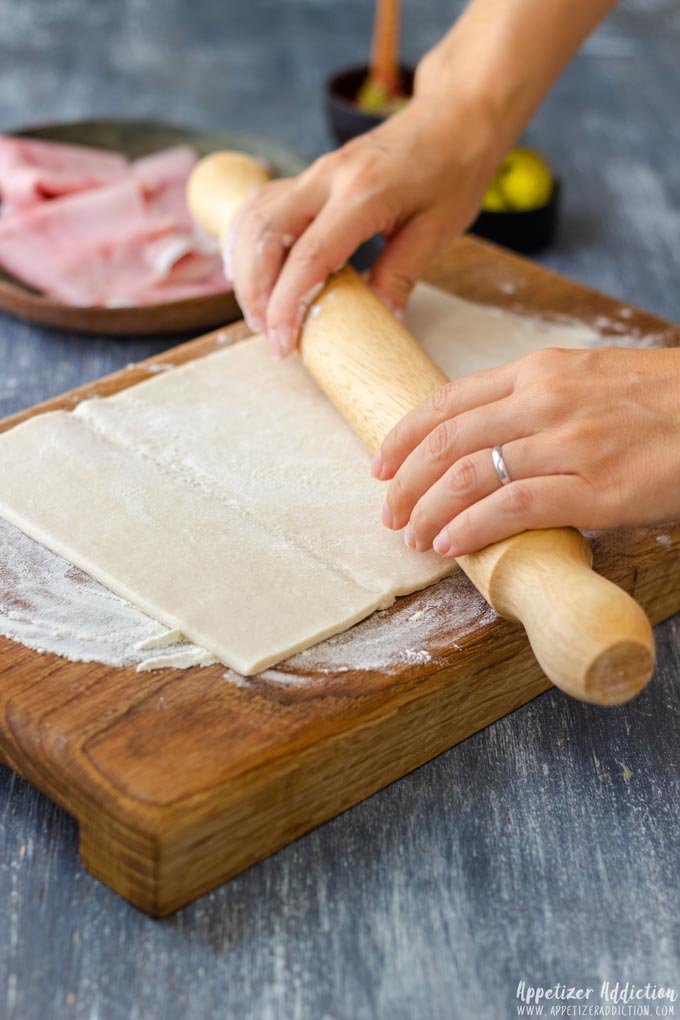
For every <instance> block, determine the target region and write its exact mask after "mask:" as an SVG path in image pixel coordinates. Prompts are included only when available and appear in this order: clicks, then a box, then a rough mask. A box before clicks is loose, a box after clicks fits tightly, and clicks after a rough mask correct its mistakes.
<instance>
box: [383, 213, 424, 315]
mask: <svg viewBox="0 0 680 1020" xmlns="http://www.w3.org/2000/svg"><path fill="white" fill-rule="evenodd" d="M440 233H441V228H440V227H439V225H438V223H437V222H436V221H435V220H433V218H432V217H428V216H425V215H421V216H416V217H415V218H414V219H412V220H410V221H409V222H408V223H407V224H406V225H405V226H403V227H402V228H401V229H400V230H398V231H397V232H396V233H395V234H394V235H392V237H390V238H389V240H388V242H387V245H386V246H385V248H384V249H383V251H382V252H381V253H380V255H379V256H378V258H377V259H376V261H375V263H374V265H373V269H372V270H371V276H370V284H371V287H372V288H373V290H374V291H375V292H376V293H377V294H378V296H379V297H380V298H381V300H382V301H383V302H384V303H385V304H386V305H387V307H388V308H389V309H390V311H392V312H393V314H394V315H396V316H397V318H398V319H400V320H401V321H402V322H403V321H404V320H405V318H406V311H405V310H406V302H407V301H408V296H409V294H410V293H411V291H412V290H413V287H414V286H415V284H416V282H417V280H418V279H419V277H420V276H421V274H422V272H423V270H424V269H425V266H426V265H427V263H428V262H429V261H430V259H431V257H432V255H433V253H434V251H435V250H436V248H437V246H438V243H439V238H440Z"/></svg>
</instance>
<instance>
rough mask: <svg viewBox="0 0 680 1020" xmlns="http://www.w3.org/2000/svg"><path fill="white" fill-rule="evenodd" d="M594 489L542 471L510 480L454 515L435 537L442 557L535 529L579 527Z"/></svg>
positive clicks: (574, 478) (580, 480)
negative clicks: (536, 476)
mask: <svg viewBox="0 0 680 1020" xmlns="http://www.w3.org/2000/svg"><path fill="white" fill-rule="evenodd" d="M591 501H592V489H591V487H590V486H589V484H588V483H587V482H586V481H585V480H584V479H583V478H582V477H581V476H580V475H573V474H572V475H567V474H564V475H544V476H543V477H541V478H530V479H527V480H524V481H521V480H520V481H516V482H511V483H510V484H509V485H504V486H503V487H502V488H500V489H497V490H496V491H495V492H492V493H491V495H489V496H487V497H486V499H482V500H480V501H479V502H478V503H474V504H473V505H472V506H470V507H468V509H467V510H463V512H462V513H460V514H458V516H457V517H455V518H454V519H453V520H452V521H451V522H450V523H449V524H448V525H447V526H446V527H445V528H443V529H442V531H440V533H439V534H438V535H437V536H436V538H435V540H434V543H433V547H434V549H435V550H436V552H439V553H441V554H442V555H444V556H455V557H459V556H467V555H469V554H470V553H473V552H477V551H478V550H479V549H485V548H486V546H487V545H491V544H492V543H493V542H500V540H501V539H503V538H509V537H510V536H511V535H517V534H519V532H520V531H527V530H532V529H535V528H553V527H566V526H574V527H576V526H578V525H579V524H582V523H583V521H584V513H583V508H584V506H586V507H587V506H588V505H589V503H590V502H591Z"/></svg>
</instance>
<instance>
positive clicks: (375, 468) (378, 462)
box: [371, 450, 383, 478]
mask: <svg viewBox="0 0 680 1020" xmlns="http://www.w3.org/2000/svg"><path fill="white" fill-rule="evenodd" d="M382 469H383V459H382V453H381V452H380V450H378V452H377V453H376V455H375V457H374V458H373V460H372V461H371V474H372V475H373V477H374V478H380V475H381V474H382Z"/></svg>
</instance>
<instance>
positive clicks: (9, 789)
mask: <svg viewBox="0 0 680 1020" xmlns="http://www.w3.org/2000/svg"><path fill="white" fill-rule="evenodd" d="M460 7H461V0H456V2H455V3H454V4H451V3H449V2H448V0H423V2H422V3H419V4H417V5H409V4H403V5H402V9H403V16H404V22H405V23H404V32H403V42H404V56H405V58H406V59H407V60H408V61H410V62H411V63H413V62H415V60H417V58H418V57H419V55H420V54H421V53H422V52H423V51H424V50H425V49H426V48H427V47H429V46H431V45H432V44H433V43H434V42H435V41H436V40H437V39H438V38H439V36H440V35H441V34H442V33H443V32H444V31H445V30H446V28H447V26H448V25H449V24H450V22H451V20H452V17H453V16H454V15H455V13H456V11H457V10H458V9H459V8H460ZM0 13H1V14H2V17H0V53H1V55H2V80H3V87H2V89H0V126H2V127H3V128H4V129H10V128H12V127H17V126H19V125H21V124H25V123H28V122H31V121H33V122H36V121H45V120H57V119H58V120H67V119H71V118H78V117H87V116H105V115H109V114H115V115H119V116H126V117H129V116H139V117H148V116H153V117H156V118H157V119H159V120H160V119H168V118H171V119H172V120H174V121H175V122H178V123H192V124H202V125H206V126H209V127H220V126H223V127H225V128H228V129H230V130H240V131H248V132H254V133H256V134H265V135H267V134H268V135H270V136H273V137H277V138H280V139H281V140H283V141H285V142H287V143H288V144H291V145H293V146H295V147H296V148H298V149H302V150H303V151H305V152H306V153H307V154H308V155H310V156H311V155H314V154H316V153H318V152H320V151H322V150H323V149H324V148H326V147H327V146H328V136H327V134H326V130H325V125H324V123H323V119H322V110H321V100H320V97H319V92H318V88H319V86H320V83H321V82H322V80H323V78H324V76H325V75H326V74H327V73H328V72H329V71H330V70H331V69H333V68H335V67H338V66H343V65H344V66H347V65H350V64H356V63H357V62H359V61H360V60H362V59H365V57H366V55H367V49H368V40H369V38H370V31H371V19H372V10H371V6H370V5H369V4H366V3H364V2H363V0H361V2H359V0H346V2H345V4H343V14H342V17H339V16H338V8H337V5H334V4H329V3H327V2H326V0H300V2H299V3H298V2H296V3H294V4H287V3H280V2H277V3H269V2H268V0H258V2H257V3H252V0H249V2H247V3H246V2H243V0H233V2H232V3H231V4H230V5H229V9H228V11H227V10H226V9H225V8H224V7H223V6H220V5H215V4H214V2H213V0H193V2H192V3H191V4H162V5H161V4H160V3H159V2H158V0H130V2H126V3H124V4H110V3H100V4H96V5H93V4H91V3H87V2H85V0H59V2H58V3H54V4H50V5H45V4H44V3H43V2H41V0H22V2H21V4H17V3H15V2H11V0H0ZM679 46H680V10H678V6H677V4H676V3H674V2H673V0H623V2H622V3H621V4H620V5H619V8H618V9H617V10H616V11H615V12H614V14H613V15H612V16H611V17H610V18H609V19H608V20H607V22H605V23H604V25H603V26H602V28H601V29H600V30H599V31H598V32H597V33H596V35H595V36H594V37H593V39H592V40H590V41H589V42H588V43H587V44H586V46H585V48H584V50H583V52H582V53H581V55H579V56H578V57H577V58H576V60H575V61H574V63H573V65H572V66H571V68H569V69H568V70H567V72H566V73H565V74H564V75H563V77H562V78H561V79H560V81H559V82H558V84H557V85H556V87H555V88H554V89H553V91H552V93H551V95H550V97H549V99H548V100H547V102H546V103H545V104H544V106H543V108H542V110H541V111H540V113H539V115H538V117H537V118H536V120H535V122H534V124H533V125H532V127H531V129H530V131H529V134H528V141H529V142H530V144H534V145H536V146H537V147H538V148H539V149H540V150H541V151H542V152H543V153H544V154H545V155H546V156H548V158H549V159H550V160H551V162H552V163H553V165H554V166H555V167H556V168H557V170H558V171H559V173H560V175H561V177H562V179H563V181H564V184H565V189H564V200H565V204H564V218H563V222H562V225H561V229H560V233H559V236H558V241H557V243H556V244H555V246H554V247H552V248H551V249H550V251H548V252H546V253H545V254H543V255H542V256H541V257H540V260H541V262H542V263H543V264H544V265H549V266H552V267H553V268H556V269H559V270H561V271H562V272H565V273H568V274H569V275H570V276H572V277H574V278H577V279H580V280H581V281H583V282H585V283H587V284H589V285H591V286H595V287H597V288H599V289H600V290H603V291H606V292H608V293H612V294H615V295H617V296H618V297H619V298H620V299H621V300H622V301H624V302H626V303H628V302H630V303H632V304H635V305H641V306H643V307H646V308H650V309H654V310H655V311H656V312H657V313H658V314H660V315H663V316H665V317H666V318H670V319H672V320H675V321H680V288H678V285H677V281H678V279H680V246H679V245H678V237H679V236H680V218H679V212H678V210H679V208H680V187H679V185H680V178H679V176H678V160H677V152H678V146H679V145H680V120H679V119H678V117H677V96H678V94H679V92H680V67H679V66H678V60H677V53H678V47H679ZM510 299H511V300H512V299H513V298H512V296H510ZM165 347H167V342H166V341H164V340H163V339H150V338H141V337H128V338H125V339H122V340H121V339H117V338H115V337H102V336H98V335H93V336H87V337H85V336H75V335H72V334H69V333H60V332H57V331H53V330H44V329H40V328H37V327H32V326H28V325H26V324H24V323H19V322H17V321H16V320H14V319H11V318H9V317H6V316H2V315H0V416H2V415H7V414H11V413H13V412H14V411H18V410H20V409H21V408H23V407H26V406H28V405H30V404H34V403H36V402H38V401H42V400H45V399H46V398H48V397H50V396H51V395H54V394H57V393H61V392H64V391H66V390H70V389H72V388H73V387H75V386H78V385H80V384H82V383H84V382H87V381H88V380H93V379H96V378H97V377H99V376H101V375H103V374H105V373H110V372H114V371H116V370H118V369H120V368H122V367H124V366H125V365H126V364H128V363H129V362H136V361H139V360H140V359H142V358H147V357H150V356H152V355H153V354H154V353H158V352H160V351H161V350H162V349H164V348H165ZM655 633H656V638H657V654H658V666H657V671H656V675H655V678H654V680H653V681H652V683H651V684H650V686H649V688H648V689H647V691H646V692H645V693H644V694H643V695H642V696H641V697H640V698H639V699H638V700H636V701H635V702H632V703H631V704H629V705H624V706H621V707H620V708H617V709H614V710H611V711H604V710H600V709H594V708H592V707H590V706H585V705H581V704H578V703H576V702H575V701H573V700H571V699H568V698H565V697H563V696H562V695H561V694H560V693H559V692H555V691H550V692H548V693H546V694H545V695H543V696H542V697H540V698H537V699H535V700H534V701H532V702H530V703H529V704H527V705H525V706H524V707H523V708H521V709H520V710H519V711H517V712H514V713H512V714H510V715H508V716H505V717H504V718H503V719H501V720H499V721H498V722H497V723H495V724H494V725H493V726H491V727H487V728H486V729H484V730H482V731H481V732H480V733H478V734H476V735H475V736H474V737H471V738H470V739H468V740H466V741H464V742H463V743H461V744H458V745H457V746H456V747H455V748H453V749H452V750H450V751H448V752H447V753H446V754H443V755H440V756H439V757H438V758H437V759H435V760H434V761H432V762H430V763H428V764H427V765H425V766H423V767H422V768H420V769H418V770H417V771H415V772H413V773H411V774H410V775H408V776H406V777H404V778H403V779H402V780H400V781H399V782H398V783H395V784H392V785H391V786H389V787H387V788H386V789H385V790H383V791H381V792H380V793H379V794H376V795H375V796H373V797H372V798H370V799H369V800H367V801H364V802H362V803H361V804H359V805H357V806H356V807H355V808H353V809H352V810H351V811H347V812H345V813H344V814H342V815H340V816H339V817H337V818H335V819H333V820H332V821H331V822H328V823H327V824H326V825H324V826H321V827H320V828H318V829H316V830H314V831H313V832H311V833H309V834H308V835H307V836H306V837H305V838H304V839H301V840H298V841H296V842H295V843H293V844H291V845H290V846H288V847H286V848H285V849H284V850H282V851H280V852H279V853H278V854H275V855H274V856H272V857H270V858H268V859H266V860H265V861H263V862H262V863H261V864H259V865H258V866H257V867H256V868H252V869H250V870H248V871H246V872H244V873H243V874H242V875H240V876H238V877H237V878H235V879H233V880H231V881H230V882H227V883H225V884H224V885H223V886H221V887H220V888H219V889H216V890H215V891H214V892H212V893H210V894H209V895H207V896H204V897H202V898H201V899H199V900H197V901H196V902H195V903H194V904H192V905H191V906H189V907H186V908H185V909H184V910H182V911H180V912H179V913H177V914H175V915H173V916H172V917H170V918H168V919H167V920H166V921H164V922H163V923H160V924H159V923H158V922H154V921H152V920H151V919H149V918H148V917H146V916H145V915H143V914H142V913H140V912H139V911H137V910H134V909H133V908H131V907H130V906H129V905H128V904H127V903H126V902H125V901H124V900H122V899H121V898H119V897H117V896H116V895H114V894H113V893H111V892H110V891H109V890H108V889H107V888H106V887H105V886H103V885H101V884H100V883H99V882H97V881H95V880H94V879H92V878H91V877H90V875H88V874H87V872H85V871H84V870H83V869H82V867H81V865H80V862H79V857H78V827H77V824H76V823H75V821H74V820H73V819H72V817H71V816H69V815H68V814H66V813H65V812H64V811H63V810H62V809H60V808H58V807H57V806H55V804H54V803H53V802H51V801H49V800H47V799H46V798H45V797H44V796H43V795H41V794H40V793H38V792H37V791H36V789H35V787H33V786H31V785H29V784H28V783H26V782H24V781H22V780H21V779H19V778H18V777H17V775H16V774H15V773H13V772H11V771H10V770H8V769H4V768H0V902H2V904H3V924H2V925H1V926H0V1016H1V1017H2V1018H3V1020H46V1018H49V1020H161V1018H162V1020H213V1018H214V1020H230V1018H232V1017H233V1018H239V1020H281V1018H285V1020H319V1018H324V1020H376V1018H377V1020H383V1018H385V1020H387V1018H389V1020H414V1018H416V1017H418V1018H420V1017H422V1016H425V1015H427V1016H428V1017H430V1018H432V1020H469V1018H470V1017H475V1018H480V1020H499V1018H500V1020H506V1018H511V1017H514V1016H515V1015H516V1009H515V1006H516V1003H515V998H514V997H515V990H516V987H517V982H518V980H519V979H521V978H524V979H526V980H533V981H534V982H535V983H538V982H541V981H543V982H544V983H545V984H550V983H552V982H555V981H556V980H558V979H559V980H565V981H568V982H570V983H575V982H578V981H586V980H590V981H592V982H597V981H599V980H603V979H612V978H613V979H616V978H621V979H622V980H625V978H626V977H632V978H635V976H640V977H642V976H644V977H645V979H646V978H647V977H649V979H651V980H655V981H660V982H661V981H665V982H670V983H672V982H673V981H674V980H675V981H676V983H677V975H678V972H679V970H680V928H679V926H678V917H679V916H680V909H679V908H680V904H679V902H678V899H679V894H678V889H680V864H679V862H678V855H677V846H678V844H679V843H680V818H679V816H678V812H677V811H676V810H675V808H674V805H676V804H677V803H678V802H679V801H680V771H679V769H678V745H677V733H678V729H679V728H680V651H679V650H680V617H678V616H676V617H674V618H673V619H672V620H669V621H668V622H667V623H665V624H663V625H661V626H660V627H657V628H656V629H655Z"/></svg>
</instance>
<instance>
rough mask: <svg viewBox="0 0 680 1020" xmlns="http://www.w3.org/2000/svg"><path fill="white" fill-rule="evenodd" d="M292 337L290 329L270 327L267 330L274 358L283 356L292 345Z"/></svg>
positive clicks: (288, 352)
mask: <svg viewBox="0 0 680 1020" xmlns="http://www.w3.org/2000/svg"><path fill="white" fill-rule="evenodd" d="M294 339H295V338H294V337H293V334H292V333H291V332H290V330H287V329H272V330H270V331H269V342H270V344H271V345H272V351H273V353H274V357H275V358H285V357H286V356H287V355H288V354H290V352H291V351H292V350H293V347H294V345H295V344H294Z"/></svg>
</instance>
